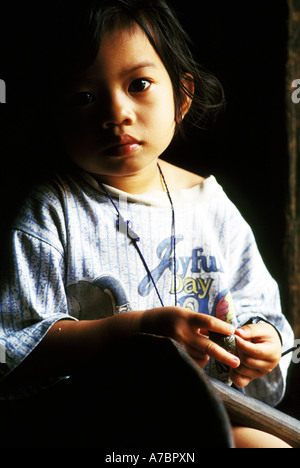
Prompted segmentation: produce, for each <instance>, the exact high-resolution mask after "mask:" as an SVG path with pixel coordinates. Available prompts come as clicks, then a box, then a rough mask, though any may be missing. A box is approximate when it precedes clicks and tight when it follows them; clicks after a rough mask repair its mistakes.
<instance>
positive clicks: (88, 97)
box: [69, 91, 96, 107]
mask: <svg viewBox="0 0 300 468" xmlns="http://www.w3.org/2000/svg"><path fill="white" fill-rule="evenodd" d="M95 99H96V96H95V95H94V94H92V93H88V92H85V91H83V92H80V93H76V94H74V95H73V96H72V97H71V98H70V100H69V103H70V104H71V105H72V106H75V107H82V106H87V105H88V104H91V103H92V102H94V101H95Z"/></svg>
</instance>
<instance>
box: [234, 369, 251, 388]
mask: <svg viewBox="0 0 300 468" xmlns="http://www.w3.org/2000/svg"><path fill="white" fill-rule="evenodd" d="M230 379H231V380H232V382H233V383H234V384H235V385H236V386H237V387H239V388H243V387H247V385H249V383H250V382H252V380H253V379H252V378H251V377H246V376H243V375H239V374H237V372H236V369H231V371H230Z"/></svg>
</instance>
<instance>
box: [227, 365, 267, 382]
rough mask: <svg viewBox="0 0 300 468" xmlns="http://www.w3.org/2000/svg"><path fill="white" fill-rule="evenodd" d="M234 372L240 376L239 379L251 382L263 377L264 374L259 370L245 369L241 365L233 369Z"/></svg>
mask: <svg viewBox="0 0 300 468" xmlns="http://www.w3.org/2000/svg"><path fill="white" fill-rule="evenodd" d="M234 371H235V373H236V374H238V375H240V376H241V377H249V378H251V380H253V379H259V378H260V377H263V376H264V375H265V374H266V373H265V372H263V371H262V370H260V369H250V368H249V367H246V366H245V365H243V364H241V365H240V366H239V367H237V368H236V369H234Z"/></svg>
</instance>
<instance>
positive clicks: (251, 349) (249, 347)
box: [236, 336, 268, 360]
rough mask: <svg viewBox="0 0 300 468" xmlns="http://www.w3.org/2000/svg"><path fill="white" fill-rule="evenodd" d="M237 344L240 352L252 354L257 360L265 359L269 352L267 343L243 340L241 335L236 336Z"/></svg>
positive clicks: (247, 354)
mask: <svg viewBox="0 0 300 468" xmlns="http://www.w3.org/2000/svg"><path fill="white" fill-rule="evenodd" d="M236 341H237V346H238V351H239V353H241V352H242V353H243V354H245V355H246V356H250V357H252V358H254V359H256V360H264V358H265V356H266V355H267V354H268V352H267V351H268V350H267V348H268V344H267V343H260V344H258V343H252V342H251V341H247V340H243V339H242V338H240V337H239V336H236Z"/></svg>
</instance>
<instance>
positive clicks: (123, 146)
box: [104, 134, 142, 156]
mask: <svg viewBox="0 0 300 468" xmlns="http://www.w3.org/2000/svg"><path fill="white" fill-rule="evenodd" d="M141 146H142V143H141V142H140V141H138V140H136V139H135V138H133V137H132V136H130V135H125V134H124V135H119V136H116V137H114V138H113V139H112V140H111V141H110V142H109V143H108V144H107V145H106V146H105V147H104V153H105V154H106V155H108V156H130V155H131V154H133V153H135V152H136V151H138V150H139V149H140V148H141Z"/></svg>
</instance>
